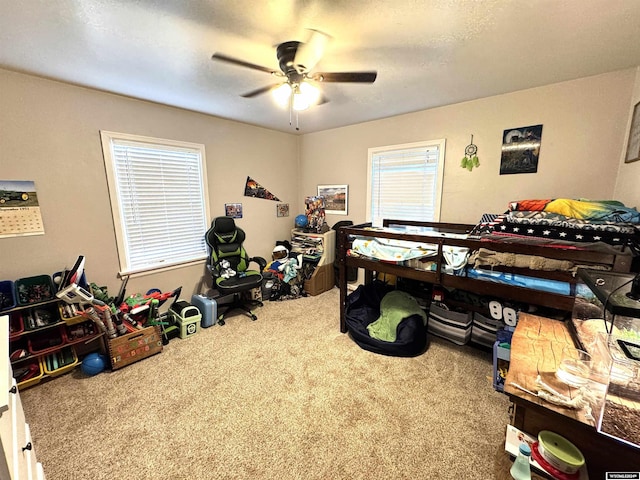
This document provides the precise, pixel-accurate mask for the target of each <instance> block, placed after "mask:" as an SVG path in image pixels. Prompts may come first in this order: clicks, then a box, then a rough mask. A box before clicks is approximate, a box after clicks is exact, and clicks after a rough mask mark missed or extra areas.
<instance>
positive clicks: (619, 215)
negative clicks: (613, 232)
mask: <svg viewBox="0 0 640 480" xmlns="http://www.w3.org/2000/svg"><path fill="white" fill-rule="evenodd" d="M509 210H510V211H512V212H513V211H544V212H550V213H557V214H559V215H564V216H565V217H572V218H577V219H580V220H589V221H591V222H616V223H633V224H640V212H638V211H637V210H636V209H635V208H629V207H625V205H624V204H623V203H621V202H618V201H616V200H583V199H579V200H572V199H568V198H556V199H546V200H519V201H517V202H511V203H510V204H509Z"/></svg>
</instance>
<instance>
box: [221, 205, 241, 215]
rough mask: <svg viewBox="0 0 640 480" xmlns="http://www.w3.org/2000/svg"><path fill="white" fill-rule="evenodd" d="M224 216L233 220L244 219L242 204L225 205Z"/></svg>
mask: <svg viewBox="0 0 640 480" xmlns="http://www.w3.org/2000/svg"><path fill="white" fill-rule="evenodd" d="M224 214H225V216H227V217H231V218H242V204H241V203H225V204H224Z"/></svg>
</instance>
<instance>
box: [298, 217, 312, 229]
mask: <svg viewBox="0 0 640 480" xmlns="http://www.w3.org/2000/svg"><path fill="white" fill-rule="evenodd" d="M307 225H309V219H308V218H307V216H306V215H303V214H300V215H298V216H297V217H296V227H298V228H305V227H306V226H307Z"/></svg>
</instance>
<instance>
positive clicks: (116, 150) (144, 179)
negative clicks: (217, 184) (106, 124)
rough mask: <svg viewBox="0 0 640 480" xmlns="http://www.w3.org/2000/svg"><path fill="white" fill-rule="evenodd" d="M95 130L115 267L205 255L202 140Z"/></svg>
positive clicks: (145, 266) (148, 266)
mask: <svg viewBox="0 0 640 480" xmlns="http://www.w3.org/2000/svg"><path fill="white" fill-rule="evenodd" d="M101 135H102V145H103V150H104V157H105V164H106V167H107V178H108V181H109V191H110V196H111V207H112V211H113V216H114V223H115V227H116V238H117V242H118V254H119V257H120V268H121V273H124V274H131V273H135V272H140V271H145V270H153V269H157V268H164V267H169V266H173V265H178V264H184V263H188V262H192V261H198V260H201V259H203V258H206V256H207V247H206V244H205V241H204V235H205V232H206V230H207V227H208V217H209V215H208V199H207V189H206V180H205V179H206V175H205V166H204V146H203V145H198V144H188V143H184V142H173V141H168V140H162V139H152V138H148V137H135V136H131V135H125V134H117V133H111V132H101Z"/></svg>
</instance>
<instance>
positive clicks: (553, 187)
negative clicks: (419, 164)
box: [301, 70, 640, 225]
mask: <svg viewBox="0 0 640 480" xmlns="http://www.w3.org/2000/svg"><path fill="white" fill-rule="evenodd" d="M634 80H635V71H634V70H624V71H619V72H615V73H611V74H606V75H599V76H595V77H589V78H583V79H580V80H575V81H570V82H564V83H559V84H554V85H550V86H546V87H541V88H535V89H531V90H524V91H519V92H515V93H511V94H507V95H500V96H496V97H490V98H484V99H480V100H475V101H470V102H465V103H461V104H456V105H450V106H446V107H442V108H434V109H430V110H424V111H420V112H416V113H411V114H406V115H401V116H397V117H393V118H387V119H383V120H378V121H373V122H368V123H362V124H358V125H354V126H350V127H344V128H338V129H334V130H328V131H324V132H319V133H312V134H307V135H304V136H303V138H302V146H301V151H302V153H301V159H302V165H301V171H302V174H303V177H302V183H301V193H302V194H310V193H313V192H315V189H316V185H317V184H319V183H320V184H322V183H328V184H333V183H336V184H344V183H346V184H349V215H348V216H347V217H340V216H335V215H332V216H328V217H327V221H328V222H329V224H330V225H333V224H334V223H335V222H337V221H339V220H343V219H345V218H346V219H349V220H352V221H354V222H355V223H359V222H364V221H365V219H366V212H365V209H366V198H365V197H366V191H367V186H366V181H367V149H368V148H370V147H378V146H384V145H394V144H401V143H409V142H417V141H422V140H434V139H440V138H445V139H446V158H445V174H444V185H443V200H442V210H441V215H440V220H441V221H447V222H466V223H476V222H477V221H478V220H479V219H480V216H481V215H482V214H483V213H487V212H490V213H501V212H504V211H505V210H506V208H507V204H508V202H509V201H511V200H518V199H524V198H547V197H568V198H578V197H582V198H591V199H603V198H613V196H614V187H615V183H616V175H617V168H618V162H619V159H620V155H621V150H622V146H623V143H624V141H625V135H626V132H627V118H628V115H629V113H628V112H629V105H630V103H631V95H632V90H633V86H634ZM425 88H427V86H425ZM536 124H542V125H543V131H542V145H541V151H540V159H539V165H538V173H536V174H519V175H500V174H499V168H500V149H501V141H502V133H503V131H504V130H506V129H509V128H514V127H523V126H527V125H536ZM472 134H473V136H474V138H473V139H474V143H475V144H476V145H477V146H478V157H479V159H480V163H481V166H480V168H478V169H474V170H473V171H472V172H469V171H467V170H464V169H462V168H461V167H460V166H459V165H460V160H461V159H462V156H463V154H464V148H465V146H466V145H468V144H469V142H470V140H471V135H472ZM634 167H636V168H634V171H633V177H632V178H631V179H629V180H628V181H629V182H631V183H633V182H635V184H637V181H638V175H639V173H638V172H640V170H638V169H637V167H640V162H638V163H637V164H636V165H634ZM629 170H631V169H629ZM625 198H626V199H627V200H633V202H632V203H635V204H638V203H640V202H638V194H637V192H635V191H634V195H630V194H625ZM631 206H635V205H631Z"/></svg>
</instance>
